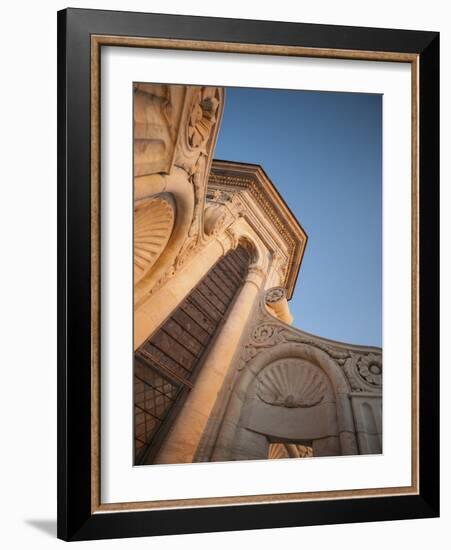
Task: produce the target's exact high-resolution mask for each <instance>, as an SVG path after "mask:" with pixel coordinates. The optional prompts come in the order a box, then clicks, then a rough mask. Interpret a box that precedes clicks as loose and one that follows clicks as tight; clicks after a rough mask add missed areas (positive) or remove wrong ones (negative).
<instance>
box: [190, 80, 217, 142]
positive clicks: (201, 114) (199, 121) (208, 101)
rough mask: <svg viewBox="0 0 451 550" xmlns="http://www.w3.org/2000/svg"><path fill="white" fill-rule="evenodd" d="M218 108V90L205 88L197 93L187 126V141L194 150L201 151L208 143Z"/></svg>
mask: <svg viewBox="0 0 451 550" xmlns="http://www.w3.org/2000/svg"><path fill="white" fill-rule="evenodd" d="M218 106H219V99H218V97H217V88H211V87H204V88H200V89H199V90H198V91H197V92H196V94H195V96H194V98H193V104H192V109H191V115H190V118H189V123H188V126H187V141H188V143H189V145H190V147H192V148H193V149H199V148H200V147H202V146H203V145H205V143H206V142H207V141H208V138H209V137H210V133H211V130H212V128H213V126H214V125H215V123H216V113H217V111H218Z"/></svg>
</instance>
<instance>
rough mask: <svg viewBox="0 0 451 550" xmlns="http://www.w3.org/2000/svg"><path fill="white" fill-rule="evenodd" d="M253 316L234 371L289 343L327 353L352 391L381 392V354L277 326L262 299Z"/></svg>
mask: <svg viewBox="0 0 451 550" xmlns="http://www.w3.org/2000/svg"><path fill="white" fill-rule="evenodd" d="M270 290H273V289H270ZM274 290H276V289H274ZM279 295H280V293H279V292H275V293H274V295H273V297H274V298H276V297H277V296H279ZM265 301H266V298H265ZM256 313H257V315H256V318H255V321H254V323H253V324H252V326H251V327H250V329H249V333H248V336H247V341H245V343H244V345H243V347H242V351H241V354H240V358H239V362H238V367H237V370H238V371H241V370H243V369H244V368H245V367H246V365H247V364H248V363H249V361H251V360H252V359H254V357H256V356H257V355H258V354H260V353H261V352H263V351H264V350H266V349H267V348H270V347H273V346H277V345H278V344H282V343H285V342H290V343H293V344H295V345H297V346H312V347H315V348H317V349H319V350H321V351H324V352H325V353H327V355H328V356H329V357H330V358H331V359H333V360H334V361H335V362H336V363H337V364H338V365H339V366H340V367H341V368H342V369H343V371H344V373H345V375H346V378H347V379H348V381H349V384H350V386H351V390H352V391H356V392H361V391H369V392H378V393H379V392H380V391H381V389H382V355H379V354H376V353H365V352H358V351H354V350H352V349H346V348H343V347H339V346H334V345H333V344H332V343H331V344H329V343H327V342H324V341H322V340H321V339H319V338H318V339H317V338H314V337H309V336H308V335H306V334H304V333H302V332H301V331H299V330H298V329H295V328H291V327H287V326H284V325H281V324H279V323H278V322H277V321H276V320H274V319H273V318H272V316H270V314H269V313H268V312H267V311H265V309H264V307H263V300H262V302H261V304H260V306H259V308H258V310H257V312H256Z"/></svg>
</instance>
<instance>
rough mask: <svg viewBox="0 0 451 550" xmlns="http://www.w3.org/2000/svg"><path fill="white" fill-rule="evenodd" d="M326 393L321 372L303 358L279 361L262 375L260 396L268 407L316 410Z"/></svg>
mask: <svg viewBox="0 0 451 550" xmlns="http://www.w3.org/2000/svg"><path fill="white" fill-rule="evenodd" d="M326 390H327V382H326V380H325V376H324V374H323V373H322V372H321V370H320V369H319V368H318V367H315V366H313V365H310V364H308V363H305V362H304V361H300V360H299V359H286V360H283V361H277V362H276V363H273V364H272V365H269V366H268V367H266V368H265V369H263V371H262V372H261V373H260V374H259V376H258V385H257V396H258V397H259V399H261V400H262V401H264V402H265V403H267V404H268V405H275V406H279V407H287V408H295V407H313V406H314V405H317V404H318V403H320V402H321V401H322V400H323V398H324V395H325V393H326Z"/></svg>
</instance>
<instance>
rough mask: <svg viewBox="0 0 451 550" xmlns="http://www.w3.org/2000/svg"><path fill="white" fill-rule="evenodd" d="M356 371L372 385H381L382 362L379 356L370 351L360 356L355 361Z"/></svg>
mask: <svg viewBox="0 0 451 550" xmlns="http://www.w3.org/2000/svg"><path fill="white" fill-rule="evenodd" d="M357 371H358V373H359V374H360V376H361V377H362V378H363V379H364V380H365V382H368V383H369V384H371V385H372V386H381V385H382V362H381V358H380V356H377V355H374V354H372V353H370V354H369V355H366V356H363V357H360V359H359V360H358V362H357Z"/></svg>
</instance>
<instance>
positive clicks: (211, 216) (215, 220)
mask: <svg viewBox="0 0 451 550" xmlns="http://www.w3.org/2000/svg"><path fill="white" fill-rule="evenodd" d="M231 221H232V219H231V216H230V215H229V211H228V210H227V208H226V207H225V206H223V205H219V204H212V205H210V206H207V208H206V209H205V212H204V231H205V234H206V235H208V236H217V235H219V234H220V233H221V232H222V231H223V230H224V229H225V227H226V226H227V225H228V222H229V223H230V222H231Z"/></svg>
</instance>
